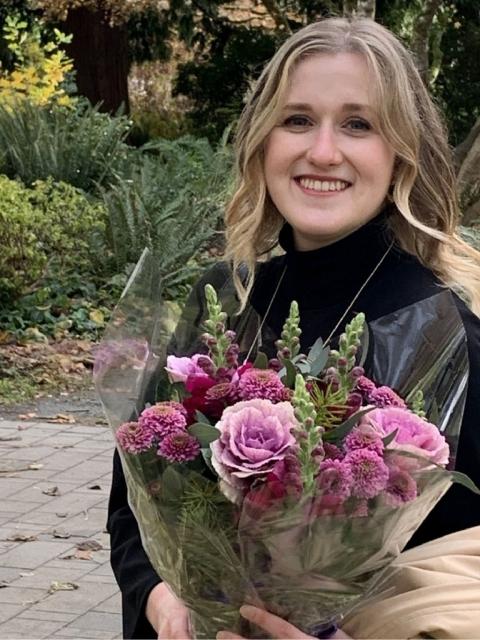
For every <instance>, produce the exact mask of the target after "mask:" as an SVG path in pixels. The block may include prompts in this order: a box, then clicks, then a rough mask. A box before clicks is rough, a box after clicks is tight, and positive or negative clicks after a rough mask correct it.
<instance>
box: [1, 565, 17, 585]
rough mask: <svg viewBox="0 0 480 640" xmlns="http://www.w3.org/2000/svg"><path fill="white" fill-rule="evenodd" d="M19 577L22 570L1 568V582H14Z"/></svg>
mask: <svg viewBox="0 0 480 640" xmlns="http://www.w3.org/2000/svg"><path fill="white" fill-rule="evenodd" d="M2 565H3V563H2ZM19 577H20V569H18V567H4V566H1V567H0V582H8V583H10V582H14V581H15V580H17V578H19Z"/></svg>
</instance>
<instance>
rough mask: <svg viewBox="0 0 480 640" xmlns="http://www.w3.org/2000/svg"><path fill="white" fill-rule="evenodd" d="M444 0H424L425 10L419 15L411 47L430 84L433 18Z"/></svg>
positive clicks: (423, 75) (418, 65) (421, 72)
mask: <svg viewBox="0 0 480 640" xmlns="http://www.w3.org/2000/svg"><path fill="white" fill-rule="evenodd" d="M441 3H442V0H424V2H423V10H422V12H421V14H420V15H419V16H418V18H417V20H416V23H415V27H414V30H413V37H412V43H411V49H412V51H413V54H414V56H415V58H416V61H417V67H418V70H419V72H420V75H421V76H422V78H423V80H424V82H425V84H428V69H429V60H428V53H429V35H430V29H431V27H432V22H433V18H434V17H435V14H436V13H437V11H438V9H439V8H440V5H441Z"/></svg>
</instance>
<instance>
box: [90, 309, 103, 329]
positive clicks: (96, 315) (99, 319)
mask: <svg viewBox="0 0 480 640" xmlns="http://www.w3.org/2000/svg"><path fill="white" fill-rule="evenodd" d="M88 317H89V318H90V320H91V321H92V322H95V324H98V325H99V326H100V327H102V326H103V325H104V324H105V316H104V314H103V311H100V309H92V311H90V313H89V314H88Z"/></svg>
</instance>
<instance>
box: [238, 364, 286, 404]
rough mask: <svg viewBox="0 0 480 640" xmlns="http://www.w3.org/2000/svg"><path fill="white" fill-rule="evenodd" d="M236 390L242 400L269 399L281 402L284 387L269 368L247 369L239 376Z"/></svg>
mask: <svg viewBox="0 0 480 640" xmlns="http://www.w3.org/2000/svg"><path fill="white" fill-rule="evenodd" d="M238 392H239V395H240V397H241V399H242V400H254V399H257V398H258V399H261V400H270V402H282V401H283V400H284V394H285V387H284V385H283V384H282V381H281V380H280V378H279V377H278V375H277V374H276V373H275V371H272V370H271V369H248V370H247V371H245V373H244V374H243V375H242V376H241V378H240V381H239V383H238Z"/></svg>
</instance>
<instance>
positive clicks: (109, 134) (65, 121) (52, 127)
mask: <svg viewBox="0 0 480 640" xmlns="http://www.w3.org/2000/svg"><path fill="white" fill-rule="evenodd" d="M130 126H131V124H130V122H129V121H128V119H127V118H125V117H123V116H122V117H119V116H117V117H111V116H109V115H108V114H105V113H100V112H99V111H98V109H97V108H95V107H92V106H91V105H90V104H89V103H88V102H87V101H79V102H78V103H76V105H75V106H74V107H69V108H67V107H52V108H47V107H43V108H42V107H37V106H35V105H33V104H31V103H30V102H28V101H26V100H24V101H22V102H21V103H18V104H17V106H16V108H15V109H14V110H12V109H10V108H9V107H6V106H4V105H0V172H1V173H4V174H5V175H7V176H8V177H9V178H12V179H14V178H18V179H20V180H21V181H22V182H23V183H25V184H27V185H31V184H33V183H34V182H35V181H36V180H46V179H47V178H49V177H51V178H53V180H55V181H56V182H67V183H69V184H71V185H73V186H75V187H78V188H80V189H83V190H84V191H87V192H94V191H95V190H96V189H97V186H98V185H99V184H105V183H106V182H108V180H110V179H111V176H112V175H113V173H114V172H115V171H118V170H121V168H122V167H123V165H124V164H125V163H126V162H127V158H128V147H127V146H126V144H124V139H125V137H126V136H127V134H128V131H129V128H130Z"/></svg>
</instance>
